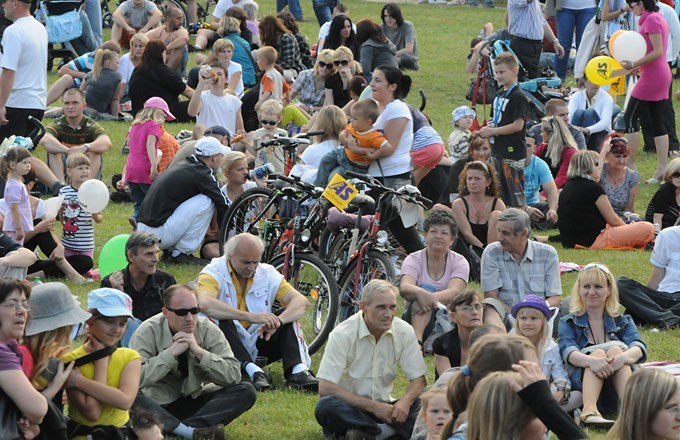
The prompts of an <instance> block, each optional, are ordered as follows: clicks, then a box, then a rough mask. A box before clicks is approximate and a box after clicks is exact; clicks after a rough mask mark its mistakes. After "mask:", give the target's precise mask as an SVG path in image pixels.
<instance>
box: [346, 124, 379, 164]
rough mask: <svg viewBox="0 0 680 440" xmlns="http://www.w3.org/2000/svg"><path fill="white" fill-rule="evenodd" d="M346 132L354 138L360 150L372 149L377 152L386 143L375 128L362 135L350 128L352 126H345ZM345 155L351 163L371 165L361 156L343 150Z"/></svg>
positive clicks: (348, 150)
mask: <svg viewBox="0 0 680 440" xmlns="http://www.w3.org/2000/svg"><path fill="white" fill-rule="evenodd" d="M347 131H349V133H350V134H351V135H352V136H354V138H355V139H356V140H357V142H359V146H360V147H361V148H374V149H376V150H377V149H378V148H381V147H382V146H383V145H384V144H385V143H386V142H387V139H385V136H383V135H382V133H380V132H379V131H378V130H376V129H375V128H373V129H371V130H369V131H365V132H363V133H359V132H358V131H356V130H355V129H354V127H352V124H349V125H348V126H347ZM345 154H346V155H347V159H349V160H351V161H352V162H356V163H360V164H364V165H368V164H370V163H371V161H370V160H368V159H366V157H365V156H364V155H363V154H360V153H355V152H354V151H352V150H350V149H349V148H345Z"/></svg>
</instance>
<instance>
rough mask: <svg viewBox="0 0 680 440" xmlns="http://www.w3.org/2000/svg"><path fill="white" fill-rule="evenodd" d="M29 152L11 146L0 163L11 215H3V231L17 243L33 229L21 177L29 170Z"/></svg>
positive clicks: (21, 241) (26, 195)
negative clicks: (5, 181)
mask: <svg viewBox="0 0 680 440" xmlns="http://www.w3.org/2000/svg"><path fill="white" fill-rule="evenodd" d="M31 157H32V156H31V152H30V151H28V150H27V149H25V148H23V147H12V148H10V149H9V150H7V153H6V154H5V156H4V157H3V158H2V162H1V163H0V166H1V169H0V171H1V172H2V175H3V177H4V178H5V179H6V180H7V183H5V196H4V197H5V202H7V205H9V207H10V211H11V215H8V216H6V217H5V221H4V222H3V225H2V230H3V232H4V233H5V234H6V235H8V236H9V237H11V238H12V239H13V240H14V241H16V242H17V243H19V244H24V236H25V233H26V232H27V231H32V230H33V215H32V214H31V204H30V202H29V201H28V191H27V190H26V187H25V186H24V181H23V177H24V176H25V175H26V174H28V173H29V172H30V171H31Z"/></svg>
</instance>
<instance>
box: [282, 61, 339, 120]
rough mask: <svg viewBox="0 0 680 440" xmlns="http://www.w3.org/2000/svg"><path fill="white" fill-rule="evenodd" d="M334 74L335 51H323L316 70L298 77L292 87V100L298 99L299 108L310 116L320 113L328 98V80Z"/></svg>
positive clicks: (315, 66) (308, 71)
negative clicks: (326, 88) (326, 87)
mask: <svg viewBox="0 0 680 440" xmlns="http://www.w3.org/2000/svg"><path fill="white" fill-rule="evenodd" d="M333 74H335V66H334V65H333V51H332V50H328V49H326V50H322V51H321V52H320V53H319V54H318V55H317V57H316V63H314V68H313V69H307V70H303V71H302V72H300V75H298V77H297V79H296V80H295V82H294V83H293V87H291V91H290V94H289V97H290V100H291V101H293V100H294V99H295V98H298V102H297V105H298V107H300V108H301V109H302V110H304V111H306V112H307V113H309V114H313V113H315V112H317V111H319V110H320V109H321V107H323V103H324V99H325V97H326V90H325V84H326V80H327V79H328V78H329V77H330V76H331V75H333Z"/></svg>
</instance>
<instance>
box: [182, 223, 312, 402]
mask: <svg viewBox="0 0 680 440" xmlns="http://www.w3.org/2000/svg"><path fill="white" fill-rule="evenodd" d="M263 250H264V243H262V241H261V240H260V239H259V238H258V237H256V236H254V235H251V234H248V233H242V234H239V235H236V236H234V237H232V238H230V239H229V240H228V241H227V243H226V244H225V246H224V256H222V257H220V258H215V259H213V260H212V262H211V263H210V264H208V265H207V266H206V267H205V268H204V269H203V270H202V271H201V273H200V274H199V276H198V287H197V289H196V291H197V294H198V302H199V304H200V306H201V310H202V311H203V312H204V313H205V314H206V315H208V316H209V317H211V318H213V319H215V320H218V321H219V325H220V328H221V329H222V332H224V335H225V336H226V337H227V341H229V345H230V346H231V348H232V350H233V351H234V355H235V356H236V358H237V359H238V360H239V361H241V368H242V369H243V370H244V371H245V373H246V374H247V375H248V376H249V377H250V379H251V381H252V382H253V385H254V386H255V388H256V389H257V390H258V391H264V390H268V389H271V388H273V382H272V378H271V376H270V375H269V373H267V372H266V371H263V370H262V368H261V367H263V366H264V365H265V364H269V363H271V362H274V361H277V360H279V359H281V361H282V363H283V371H284V375H285V376H286V386H288V387H291V388H297V389H302V390H308V391H313V392H316V391H317V388H318V381H317V379H316V378H315V377H314V376H313V375H312V374H311V373H310V372H309V366H310V365H311V359H310V357H309V352H308V351H307V344H306V343H305V340H304V337H303V336H302V331H301V328H300V325H299V323H298V322H297V321H298V320H299V319H300V318H301V317H302V316H303V315H304V313H305V309H306V308H307V306H308V305H309V302H308V301H307V299H306V298H305V297H304V296H303V295H302V294H301V293H300V292H298V291H297V290H295V289H294V288H293V286H291V285H290V284H289V283H288V282H287V281H286V280H285V279H284V278H283V275H281V274H280V273H279V272H277V271H276V269H275V268H274V267H273V266H271V265H269V264H265V263H260V258H261V257H262V252H263ZM275 302H276V303H278V304H280V305H281V308H278V304H277V307H274V303H275ZM256 358H259V362H258V364H259V365H258V364H256V363H255V360H256Z"/></svg>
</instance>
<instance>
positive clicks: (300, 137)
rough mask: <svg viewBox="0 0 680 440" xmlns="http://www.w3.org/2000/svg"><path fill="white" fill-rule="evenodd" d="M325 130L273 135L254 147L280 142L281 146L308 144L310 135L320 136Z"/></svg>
mask: <svg viewBox="0 0 680 440" xmlns="http://www.w3.org/2000/svg"><path fill="white" fill-rule="evenodd" d="M325 133H326V132H325V131H323V130H321V131H309V132H307V133H300V134H297V135H295V136H293V137H284V136H280V137H275V138H274V139H268V140H266V141H262V142H260V146H259V147H258V148H256V150H259V149H260V148H263V147H268V146H270V145H277V144H280V145H281V146H283V147H294V146H298V145H300V144H305V145H309V143H310V141H309V138H310V137H312V136H320V135H323V134H325Z"/></svg>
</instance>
